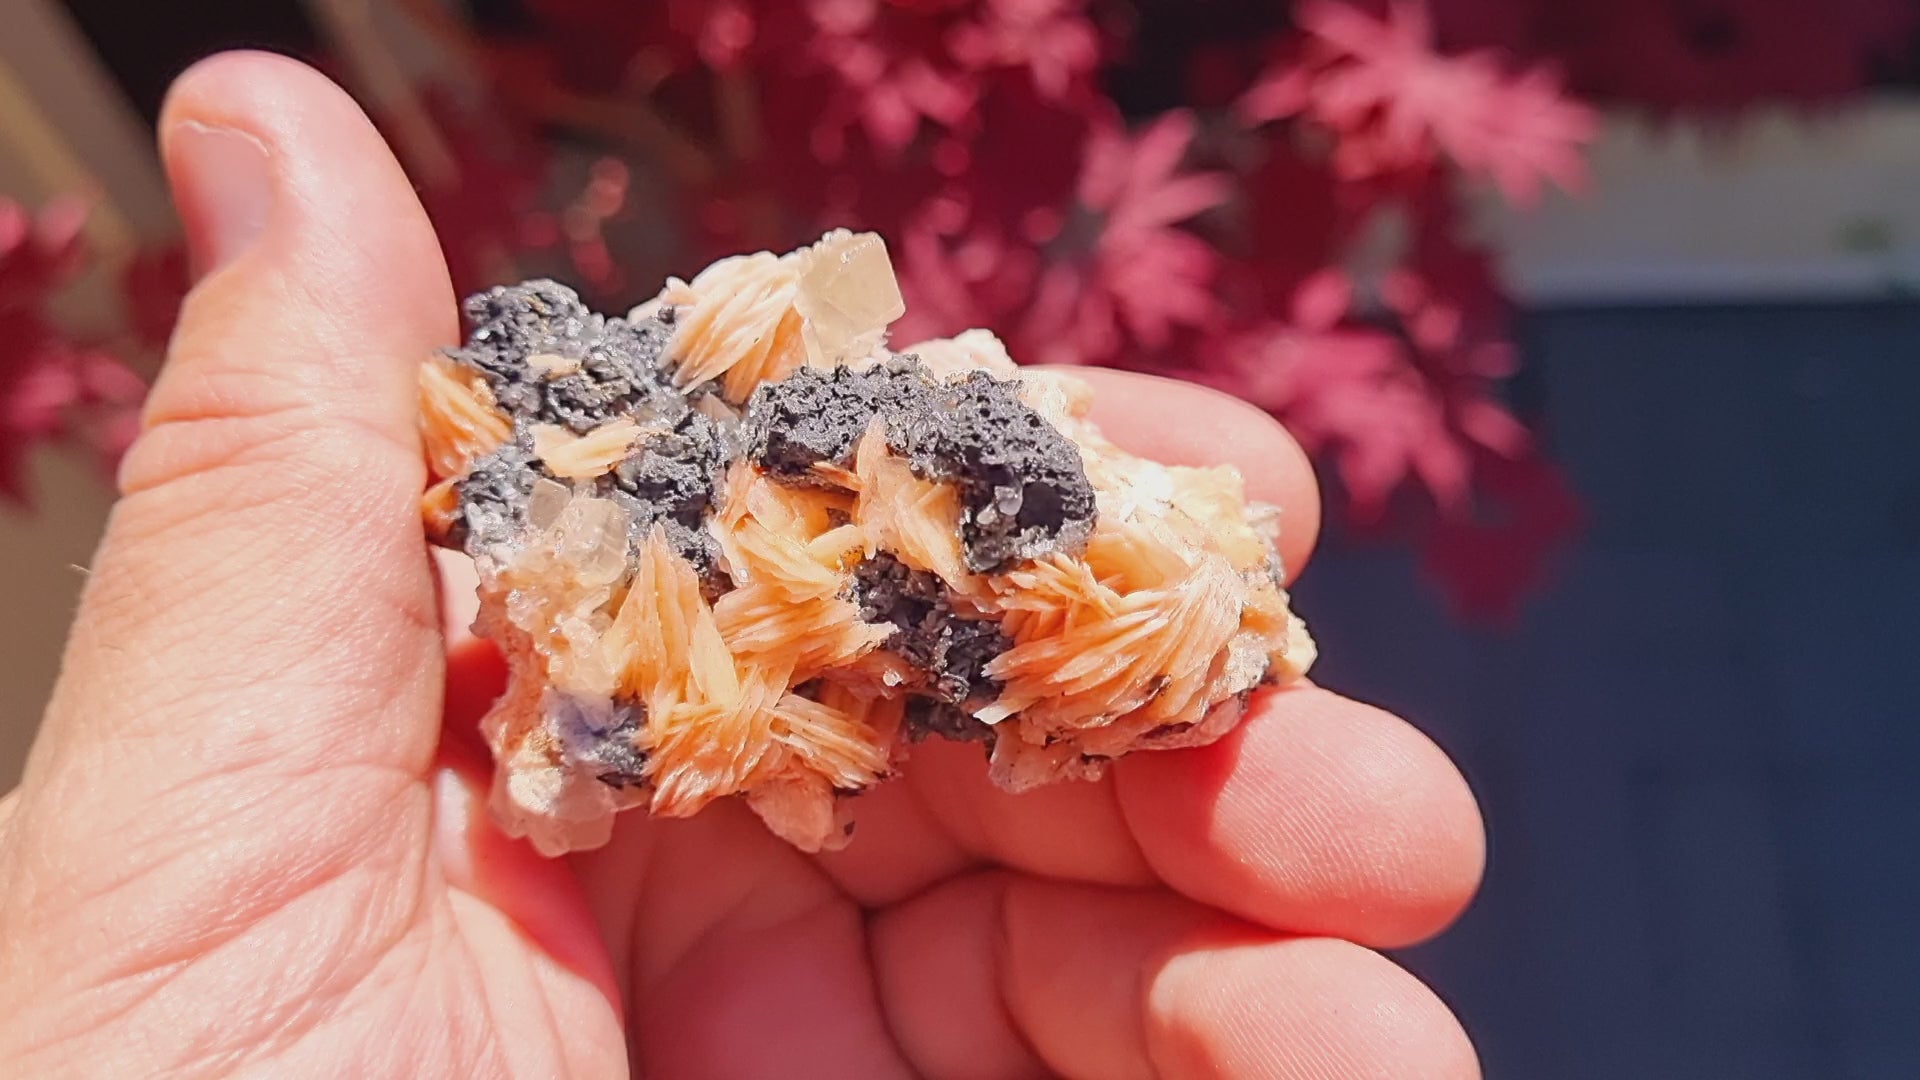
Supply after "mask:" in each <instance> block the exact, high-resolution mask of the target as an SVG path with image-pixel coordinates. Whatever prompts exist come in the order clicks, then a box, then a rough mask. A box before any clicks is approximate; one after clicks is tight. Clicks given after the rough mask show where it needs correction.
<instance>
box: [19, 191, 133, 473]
mask: <svg viewBox="0 0 1920 1080" xmlns="http://www.w3.org/2000/svg"><path fill="white" fill-rule="evenodd" d="M86 218H87V207H86V205H85V204H84V203H83V202H81V201H79V200H77V199H66V200H60V201H56V202H53V203H50V204H48V205H47V206H46V207H44V208H43V209H41V211H40V212H39V213H38V214H37V215H36V214H31V213H29V212H28V211H27V210H26V209H25V208H24V207H22V206H20V205H19V204H18V203H14V202H10V201H7V200H4V199H0V499H4V500H8V501H12V502H15V503H19V504H25V503H27V502H28V500H29V491H28V488H27V478H26V476H25V470H26V465H27V458H28V455H29V454H30V453H31V452H32V451H33V450H34V448H35V447H37V446H39V445H41V444H44V443H54V442H61V443H67V444H69V445H73V446H76V447H79V448H81V449H83V450H86V451H88V452H90V453H92V454H93V455H94V456H95V457H96V458H97V459H98V460H99V462H100V464H101V466H102V467H103V468H104V469H109V470H110V469H111V468H112V466H113V465H114V463H116V462H117V461H119V459H120V455H121V453H122V452H124V451H125V450H126V448H127V444H128V443H129V442H131V441H132V438H133V433H134V431H135V430H136V429H137V426H138V412H139V405H140V401H141V399H142V398H143V397H144V396H145V395H146V384H145V383H144V382H142V381H141V380H140V378H139V376H137V375H135V374H133V372H132V371H130V370H128V368H127V367H126V366H125V365H124V364H122V362H121V361H120V359H119V357H118V355H116V353H115V351H114V350H112V349H110V348H109V347H108V346H107V345H106V344H105V343H102V342H99V341H95V340H91V339H88V338H82V337H76V336H73V335H70V334H68V333H67V332H66V331H64V330H63V329H61V327H60V326H59V325H58V324H57V323H56V322H55V321H54V319H53V318H52V316H51V314H50V313H49V311H48V303H49V301H50V300H51V298H52V297H53V295H54V294H55V293H57V292H58V291H59V290H60V289H62V288H63V287H65V286H66V285H68V284H70V283H71V282H72V281H73V279H74V278H75V277H76V276H78V275H79V273H80V272H81V271H82V270H83V269H84V268H85V267H86V264H87V255H86V249H85V244H84V242H83V240H82V237H81V230H82V228H83V227H84V226H85V224H86Z"/></svg>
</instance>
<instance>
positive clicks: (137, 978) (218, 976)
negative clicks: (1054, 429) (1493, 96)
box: [0, 55, 1483, 1080]
mask: <svg viewBox="0 0 1920 1080" xmlns="http://www.w3.org/2000/svg"><path fill="white" fill-rule="evenodd" d="M161 137H162V143H163V149H164V154H165V158H166V163H167V167H168V172H169V175H170V176H171V178H172V180H173V183H174V186H175V191H176V198H177V201H178V202H179V204H180V209H181V213H182V217H183V220H184V221H185V224H186V228H187V234H188V238H189V242H190V246H191V248H192V251H193V254H194V257H195V262H196V264H197V265H198V266H199V267H200V268H201V269H202V270H203V272H204V273H203V276H202V277H201V279H200V281H199V284H198V285H197V286H196V287H195V289H194V291H193V293H192V295H191V296H190V297H189V298H188V300H187V302H186V305H185V308H184V310H183V312H182V319H181V323H180V328H179V330H178V332H177V333H176V335H175V338H174V341H173V344H172V348H171V355H170V358H169V360H168V363H167V366H166V368H165V370H164V372H163V373H162V375H161V376H160V378H159V380H158V382H157V384H156V385H155V387H154V391H153V396H152V399H151V401H150V403H149V405H148V410H147V416H146V423H145V429H144V432H143V434H142V435H141V436H140V438H139V440H138V442H137V443H136V445H135V446H134V447H133V449H132V451H131V452H130V453H129V454H128V456H127V460H126V463H125V465H124V467H123V469H122V472H121V478H120V480H121V487H122V491H123V497H122V498H121V500H120V502H119V504H118V505H117V506H116V508H115V510H114V513H113V517H112V520H111V522H110V524H109V526H108V530H107V535H106V538H105V540H104V541H103V542H102V544H101V547H100V550H99V553H98V556H97V558H96V560H95V565H94V570H93V574H92V577H91V579H90V580H89V582H88V584H87V588H86V591H85V595H84V598H83V600H82V603H81V607H80V612H79V615H78V617H77V620H76V622H75V625H74V628H73V634H72V639H71V642H70V644H69V647H68V651H67V655H66V664H65V668H64V670H63V672H62V675H61V679H60V682H59V685H58V687H57V689H56V691H55V693H54V697H53V701H52V703H51V705H50V706H49V707H48V710H47V715H46V719H45V722H44V725H43V728H42V731H41V734H40V739H39V742H38V743H37V744H36V745H35V747H34V751H33V755H32V757H31V759H30V761H29V762H28V766H27V771H26V776H25V779H24V781H23V783H22V785H21V787H20V788H19V790H18V791H16V792H15V793H14V794H13V795H11V796H9V797H8V798H7V799H6V800H4V801H0V1063H5V1067H4V1068H0V1072H5V1073H7V1074H8V1075H15V1076H43V1075H44V1076H65V1075H75V1076H113V1077H133V1076H144V1075H167V1076H229V1075H272V1076H306V1075H314V1076H384V1075H396V1076H400V1075H404V1076H422V1077H430V1076H452V1077H478V1076H491V1075H503V1076H521V1077H536V1076H542V1077H544V1076H580V1077H612V1076H620V1075H625V1074H626V1073H627V1072H628V1071H629V1069H631V1071H632V1072H634V1073H636V1074H642V1075H649V1076H655V1077H664V1078H670V1080H679V1078H683V1077H720V1078H726V1080H752V1078H755V1077H762V1076H767V1077H773V1076H778V1077H808V1076H823V1077H853V1078H867V1077H896V1076H914V1075H924V1076H932V1077H948V1076H955V1077H958V1076H967V1077H1024V1076H1041V1075H1049V1074H1061V1075H1067V1076H1076V1077H1097V1078H1101V1080H1108V1078H1122V1077H1132V1076H1152V1075H1159V1076H1174V1077H1182V1076H1192V1077H1199V1076H1209V1077H1210V1076H1232V1077H1295V1076H1299V1077H1309V1076H1310V1077H1343V1078H1344V1077H1359V1076H1391V1077H1406V1076H1418V1077H1440V1078H1456V1077H1469V1076H1474V1075H1477V1067H1476V1065H1475V1062H1474V1057H1473V1052H1472V1049H1471V1047H1470V1046H1469V1045H1468V1043H1467V1040H1466V1038H1465V1036H1464V1035H1463V1034H1462V1033H1461V1031H1460V1029H1459V1028H1458V1026H1457V1025H1456V1024H1455V1022H1454V1020H1453V1019H1452V1017H1451V1016H1449V1015H1448V1013H1447V1011H1446V1009H1445V1008H1444V1007H1443V1006H1442V1005H1441V1004H1440V1003H1439V1002H1438V1001H1437V1000H1436V999H1435V998H1434V997H1433V996H1432V995H1431V994H1430V993H1429V992H1428V991H1427V990H1425V989H1424V988H1423V987H1421V986H1420V985H1419V984H1418V983H1417V982H1415V981H1414V980H1413V979H1412V978H1411V977H1410V976H1408V975H1406V974H1404V973H1403V972H1402V971H1401V970H1400V969H1399V968H1397V967H1395V966H1394V965H1393V964H1392V963H1390V962H1388V961H1386V960H1384V959H1382V958H1381V957H1379V956H1378V955H1376V954H1375V953H1373V952H1371V951H1369V949H1368V946H1373V947H1381V946H1394V945H1400V944H1405V943H1408V942H1411V941H1414V940H1417V939H1419V938H1423V937H1425V936H1427V935H1429V934H1432V933H1434V932H1436V931H1437V930H1439V929H1440V928H1441V927H1443V926H1444V925H1445V924H1446V923H1447V922H1449V921H1450V920H1451V919H1452V918H1453V917H1454V916H1455V915H1456V914H1457V913H1458V911H1459V910H1460V909H1461V907H1462V906H1463V905H1464V904H1465V903H1466V901H1467V899H1468V897H1469V896H1470V895H1471V893H1472V891H1473V889H1474V887H1475V885H1476V883H1477V881H1478V877H1479V873H1480V869H1481V862H1482V855H1483V847H1482V836H1481V827H1480V822H1479V819H1478V816H1477V814H1476V812H1475V810H1474V807H1473V803H1472V799H1471V797H1470V795H1469V794H1468V793H1467V790H1466V787H1465V785H1464V784H1463V783H1462V781H1461V779H1460V777H1459V775H1458V774H1457V773H1456V772H1455V771H1454V770H1453V768H1452V766H1451V765H1449V764H1448V763H1447V761H1446V759H1445V758H1444V757H1443V756H1442V755H1441V754H1440V752H1439V751H1438V750H1437V749H1436V748H1435V747H1434V746H1433V745H1432V744H1431V743H1429V742H1428V741H1427V740H1426V739H1424V738H1423V737H1421V736H1420V735H1419V734H1418V733H1416V732H1415V731H1414V730H1413V729H1412V728H1411V727H1408V726H1407V725H1406V724H1404V723H1402V722H1401V721H1399V720H1396V719H1394V718H1392V717H1390V716H1387V715H1386V714H1384V713H1381V712H1379V711H1377V710H1374V709H1371V708H1369V707H1366V706H1363V705H1359V704H1356V703H1354V702H1351V701H1348V700H1345V699H1342V698H1339V697H1336V696H1334V695H1331V694H1328V693H1326V692H1324V691H1322V690H1319V689H1315V688H1311V687H1304V688H1300V689H1293V690H1287V691H1283V692H1275V693H1266V694H1263V695H1261V696H1258V697H1256V698H1255V699H1254V700H1253V702H1252V703H1251V705H1250V706H1249V709H1250V715H1249V717H1248V718H1247V720H1246V721H1245V723H1244V724H1243V725H1242V726H1241V727H1240V728H1239V729H1237V730H1236V731H1235V732H1234V733H1233V734H1231V735H1230V736H1229V737H1228V738H1226V739H1225V740H1223V741H1222V742H1220V743H1218V744H1216V745H1214V746H1210V747H1206V748H1203V749H1195V750H1181V751H1170V752H1163V753H1148V754H1141V755H1138V756H1135V757H1131V758H1128V759H1125V760H1123V761H1120V762H1118V763H1117V764H1116V766H1115V767H1114V768H1113V770H1112V771H1111V774H1110V775H1109V777H1108V778H1107V779H1106V780H1104V781H1102V782H1100V783H1097V784H1073V785H1064V786H1059V787H1054V788H1050V789H1046V790H1042V791H1039V792H1035V793H1031V794H1027V795H1022V796H1011V795H1007V794H1004V793H1002V792H999V791H997V790H995V789H994V788H993V787H992V786H991V785H990V784H989V783H988V782H987V779H986V774H985V763H984V761H983V760H982V759H981V755H980V753H979V750H978V748H977V747H967V746H960V745H951V744H926V745H922V746H917V747H915V748H914V752H913V760H912V761H911V762H910V763H909V765H908V766H907V768H906V770H905V775H904V777H903V778H902V779H900V780H897V781H895V782H893V783H891V784H887V785H882V786H881V787H880V788H878V789H877V790H875V791H873V792H872V793H870V794H867V795H864V796H862V797H861V798H860V800H859V801H858V803H857V811H856V816H857V821H858V825H859V831H858V834H857V836H856V838H855V841H854V843H853V844H852V846H851V847H849V848H848V849H847V850H845V851H842V852H838V853H834V854H831V855H826V856H820V857H809V856H805V855H802V854H800V853H798V852H796V851H795V850H794V849H792V848H790V847H788V846H787V845H785V844H783V843H781V842H779V841H777V840H775V839H773V838H772V837H771V836H770V835H769V834H767V833H766V832H765V831H764V830H763V829H762V828H761V827H760V825H759V823H758V822H757V821H756V820H755V819H754V818H753V817H752V815H751V814H749V813H747V812H746V811H745V808H744V807H743V806H740V805H738V804H723V805H716V806H714V807H711V808H709V810H708V811H707V812H705V813H703V814H701V815H700V816H699V817H697V818H694V819H691V820H687V821H660V820H649V819H647V818H646V817H645V816H644V815H643V814H639V813H634V814H629V815H627V816H625V817H624V818H623V819H622V820H621V822H620V824H619V826H618V828H617V829H616V833H615V837H614V840H613V842H612V843H611V844H610V845H609V846H607V847H606V848H604V849H602V850H599V851H594V852H587V853H583V854H579V855H575V856H573V857H570V858H568V859H565V860H555V861H550V860H545V859H541V858H539V857H538V856H536V855H535V854H533V852H532V851H531V850H530V849H529V848H528V847H527V846H526V845H524V844H522V843H520V842H517V841H512V840H509V839H507V838H506V837H504V836H503V835H501V834H500V833H499V831H498V830H496V829H495V828H494V827H493V826H492V824H491V823H490V822H489V821H488V819H487V817H486V815H485V813H484V812H483V809H482V807H483V796H484V790H485V782H486V781H485V775H486V767H485V761H484V757H483V755H482V753H481V752H480V751H479V750H478V744H477V742H476V741H475V740H474V739H473V737H472V731H471V728H472V725H473V723H474V720H475V718H476V717H477V715H478V713H479V711H480V710H481V709H482V708H484V705H485V700H486V696H487V693H488V692H489V690H490V689H494V688H497V686H498V681H499V679H500V671H499V664H498V660H497V657H496V656H495V655H494V654H492V653H491V652H489V651H488V650H487V649H486V647H485V646H484V645H482V644H481V643H478V642H475V641H474V640H473V639H472V638H471V637H469V636H467V635H465V634H463V633H454V634H448V633H445V632H443V630H442V621H443V620H442V617H441V613H440V608H439V607H438V605H437V603H436V596H435V580H434V562H433V560H432V559H431V558H430V556H429V553H428V550H427V548H426V546H425V545H424V543H423V541H422V538H421V526H420V521H419V517H418V511H417V499H418V495H419V492H420V489H421V487H422V484H423V480H424V469H423V465H422V462H421V451H420V446H419V443H418V441H417V437H416V435H415V430H414V370H415V365H416V363H417V361H418V360H419V358H420V357H422V356H424V355H426V354H427V353H428V351H429V350H431V349H433V348H435V347H438V346H441V345H445V344H448V343H451V342H453V341H454V340H455V334H456V330H457V327H456V325H455V317H456V308H455V305H454V298H453V296H452V294H451V292H450V289H449V286H448V282H447V276H446V271H445V268H444V265H443V263H442V260H441V256H440V253H439V249H438V247H437V245H436V242H435V239H434V236H433V233H432V230H431V228H430V227H429V225H428V223H427V220H426V218H425V216H424V215H423V213H422V211H421V209H420V206H419V204H418V202H417V201H416V199H415V197H414V195H413V192H412V190H411V188H410V187H409V185H408V183H407V181H406V179H405V177H404V176H403V175H402V174H401V171H400V169H399V167H398V165H397V164H396V163H395V162H394V160H393V158H392V156H391V155H390V154H389V152H388V151H387V149H386V147H385V146H384V145H383V144H382V142H381V141H380V139H379V137H378V136H377V135H376V134H375V133H374V131H373V129H372V128H371V127H370V126H369V125H368V124H367V122H366V120H365V119H364V118H363V117H362V116H361V114H360V112H359V111H358V109H356V108H355V107H354V106H353V104H352V103H351V102H350V101H349V100H348V99H347V98H346V96H345V95H344V94H342V93H341V92H340V91H338V90H337V89H335V88H334V87H332V86H331V85H329V84H328V83H326V82H325V81H324V80H323V79H322V78H321V77H319V76H318V75H316V74H314V73H313V72H311V71H309V70H307V69H305V68H303V67H301V66H299V65H297V64H295V63H293V62H291V61H287V60H283V59H279V58H273V57H267V56H261V55H231V56H225V57H221V58H217V59H215V60H212V61H208V62H206V63H204V64H202V65H200V66H199V67H197V68H195V69H194V70H193V71H191V72H190V73H188V74H187V75H186V76H184V77H183V78H182V80H181V82H180V83H179V84H178V85H177V86H176V87H175V89H174V93H173V96H172V97H171V99H170V100H169V102H168V106H167V109H166V113H165V116H164V117H163V119H162V124H161ZM1089 375H1090V376H1091V377H1092V378H1093V379H1094V381H1095V382H1096V383H1097V385H1098V388H1099V393H1100V401H1099V407H1098V412H1097V419H1099V420H1101V421H1102V423H1103V426H1104V427H1105V429H1106V430H1107V431H1108V432H1109V433H1110V434H1112V435H1114V436H1116V437H1118V438H1119V439H1120V441H1122V442H1125V443H1127V444H1129V446H1130V447H1131V448H1132V449H1134V450H1136V451H1139V452H1143V453H1147V454H1150V455H1154V456H1157V457H1160V458H1162V459H1163V460H1168V461H1172V462H1188V463H1199V462H1205V461H1222V460H1224V461H1231V462H1233V463H1235V464H1238V465H1239V466H1240V468H1241V469H1242V470H1243V471H1244V472H1245V473H1246V475H1247V477H1248V481H1249V485H1250V488H1251V490H1252V493H1253V494H1254V495H1255V496H1257V497H1260V498H1264V499H1267V500H1269V501H1273V502H1277V503H1280V504H1282V505H1283V506H1285V507H1286V509H1287V514H1288V517H1287V524H1288V529H1289V533H1288V537H1289V550H1288V552H1287V555H1288V559H1289V565H1290V566H1297V565H1298V564H1299V562H1300V561H1302V560H1303V559H1304V558H1305V556H1306V554H1307V548H1308V547H1310V546H1311V544H1312V537H1313V532H1314V527H1315V525H1316V515H1317V504H1316V502H1315V496H1314V491H1313V484H1312V479H1311V475H1310V473H1309V472H1308V470H1307V468H1306V465H1305V463H1304V459H1303V458H1302V456H1301V455H1300V453H1299V450H1298V448H1297V447H1296V446H1294V444H1292V443H1291V442H1290V441H1289V440H1288V439H1287V438H1286V436H1285V435H1284V434H1283V433H1282V432H1281V431H1280V430H1279V429H1278V428H1277V427H1275V426H1274V425H1273V424H1272V423H1271V422H1270V421H1269V420H1267V419H1266V418H1265V417H1264V416H1263V415H1261V414H1259V413H1258V412H1256V411H1254V410H1252V409H1250V408H1247V407H1245V406H1241V405H1238V404H1236V403H1234V402H1231V401H1230V400H1228V399H1226V398H1223V397H1220V396H1218V395H1215V394H1212V393H1210V392H1208V391H1204V390H1200V389H1197V388H1194V387H1190V386H1185V385H1181V384H1173V383H1164V382H1159V381H1157V380H1147V379H1143V378H1140V377H1136V376H1126V375H1119V374H1113V373H1101V372H1092V373H1089ZM455 591H456V589H454V588H451V587H450V588H449V595H450V596H451V595H452V594H453V593H454V592H455Z"/></svg>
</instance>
